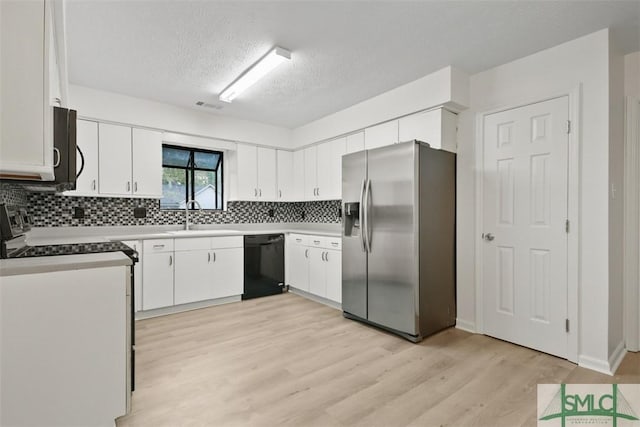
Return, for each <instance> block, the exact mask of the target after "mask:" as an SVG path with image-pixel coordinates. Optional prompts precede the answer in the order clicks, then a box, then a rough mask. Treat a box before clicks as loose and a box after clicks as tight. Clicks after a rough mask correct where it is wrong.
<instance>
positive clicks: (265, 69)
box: [219, 46, 291, 102]
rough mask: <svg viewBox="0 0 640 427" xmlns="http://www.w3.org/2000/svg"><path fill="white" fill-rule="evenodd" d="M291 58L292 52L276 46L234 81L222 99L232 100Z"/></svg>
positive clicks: (223, 93) (222, 95) (225, 100)
mask: <svg viewBox="0 0 640 427" xmlns="http://www.w3.org/2000/svg"><path fill="white" fill-rule="evenodd" d="M290 59H291V52H289V51H288V50H286V49H283V48H281V47H277V46H276V47H274V48H273V49H271V50H270V51H269V53H267V54H266V55H265V56H263V57H262V58H261V59H260V60H259V61H258V62H256V63H255V64H253V65H252V66H251V67H249V68H248V69H247V70H246V71H245V72H244V73H242V74H241V75H240V77H238V78H237V79H236V80H235V81H234V82H233V83H231V84H230V85H229V86H227V88H226V89H225V90H223V91H222V93H221V94H220V97H219V98H220V101H224V102H231V101H232V100H233V99H234V98H235V97H236V96H238V95H240V94H241V93H242V92H243V91H245V90H246V89H247V88H249V87H251V86H252V85H253V84H254V83H255V82H257V81H258V80H260V79H261V78H262V77H264V76H265V75H266V74H267V73H269V71H271V70H273V69H274V68H276V67H277V66H278V65H280V64H282V63H283V62H284V61H288V60H290Z"/></svg>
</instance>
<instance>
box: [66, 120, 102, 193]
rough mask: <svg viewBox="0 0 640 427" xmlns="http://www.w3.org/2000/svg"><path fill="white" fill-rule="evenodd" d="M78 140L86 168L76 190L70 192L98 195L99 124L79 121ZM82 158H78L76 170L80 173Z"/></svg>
mask: <svg viewBox="0 0 640 427" xmlns="http://www.w3.org/2000/svg"><path fill="white" fill-rule="evenodd" d="M76 132H77V133H76V139H77V143H78V148H80V150H82V155H83V156H84V168H83V169H82V173H81V174H80V176H79V177H78V179H77V181H76V190H75V191H71V192H69V193H70V194H73V193H81V194H97V193H98V123H97V122H90V121H87V120H78V122H77V130H76ZM80 167H82V158H81V157H80V155H78V156H76V170H77V171H80Z"/></svg>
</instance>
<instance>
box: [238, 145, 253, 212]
mask: <svg viewBox="0 0 640 427" xmlns="http://www.w3.org/2000/svg"><path fill="white" fill-rule="evenodd" d="M236 159H237V162H238V200H256V199H257V197H258V185H257V182H258V171H257V168H258V151H257V148H256V147H255V146H253V145H246V144H238V146H237V149H236Z"/></svg>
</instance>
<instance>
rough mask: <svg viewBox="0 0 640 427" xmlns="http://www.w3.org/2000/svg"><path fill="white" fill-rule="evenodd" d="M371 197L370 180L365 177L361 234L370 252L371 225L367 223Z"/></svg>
mask: <svg viewBox="0 0 640 427" xmlns="http://www.w3.org/2000/svg"><path fill="white" fill-rule="evenodd" d="M370 198H371V180H370V179H367V183H366V185H365V189H364V224H363V228H362V234H363V235H364V236H365V240H364V241H365V244H366V249H367V252H369V253H371V227H370V224H369V199H370Z"/></svg>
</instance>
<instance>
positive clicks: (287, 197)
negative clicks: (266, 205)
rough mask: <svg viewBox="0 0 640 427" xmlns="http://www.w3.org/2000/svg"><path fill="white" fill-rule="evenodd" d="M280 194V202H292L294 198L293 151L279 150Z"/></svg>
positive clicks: (277, 196)
mask: <svg viewBox="0 0 640 427" xmlns="http://www.w3.org/2000/svg"><path fill="white" fill-rule="evenodd" d="M277 157H278V159H277V170H278V194H276V199H277V200H278V201H279V202H291V201H294V200H295V199H294V198H293V152H292V151H284V150H277Z"/></svg>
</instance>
